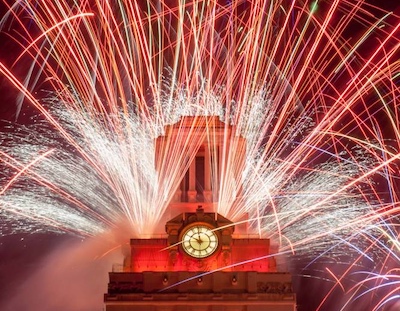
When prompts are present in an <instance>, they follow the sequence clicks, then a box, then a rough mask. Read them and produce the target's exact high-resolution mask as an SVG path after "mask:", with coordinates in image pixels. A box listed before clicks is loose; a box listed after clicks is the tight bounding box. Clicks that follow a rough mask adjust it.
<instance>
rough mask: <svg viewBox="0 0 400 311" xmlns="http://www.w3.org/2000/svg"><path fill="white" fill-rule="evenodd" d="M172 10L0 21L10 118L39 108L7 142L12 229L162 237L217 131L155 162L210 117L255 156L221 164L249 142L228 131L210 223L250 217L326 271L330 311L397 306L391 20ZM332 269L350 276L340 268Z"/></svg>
mask: <svg viewBox="0 0 400 311" xmlns="http://www.w3.org/2000/svg"><path fill="white" fill-rule="evenodd" d="M170 2H171V3H170ZM172 2H173V1H148V2H146V3H143V4H139V3H136V2H133V3H132V2H131V1H116V2H115V3H114V2H113V3H110V2H107V1H100V0H99V1H96V2H95V3H92V1H79V2H76V3H75V2H73V1H71V3H65V2H62V1H53V2H51V3H46V2H43V1H40V2H39V1H38V2H34V1H32V2H29V1H24V2H16V3H15V4H13V6H9V7H8V11H7V13H6V14H5V15H4V17H3V19H2V20H1V23H0V24H1V26H2V29H3V32H7V33H8V34H9V35H10V38H11V40H12V41H13V42H14V43H16V45H17V46H18V47H19V49H18V53H15V57H14V58H13V59H12V61H11V62H10V65H6V64H5V63H0V72H1V73H2V75H3V76H4V77H5V78H6V79H7V80H8V81H9V83H10V87H11V85H12V87H15V88H16V89H17V90H18V91H19V92H20V94H21V96H19V97H18V102H17V111H20V109H21V108H23V106H24V105H30V106H31V107H34V108H35V109H36V110H37V112H38V113H39V117H38V118H37V119H35V122H34V123H33V124H30V125H24V126H19V127H17V128H15V129H14V131H13V132H12V133H8V134H6V133H3V134H2V140H3V143H2V148H1V149H0V153H1V165H2V167H3V171H4V173H3V175H2V179H1V190H0V191H1V192H0V193H1V197H0V204H1V210H0V213H1V215H2V219H3V220H2V221H3V224H7V226H5V225H4V226H3V228H7V230H8V231H10V232H21V231H28V232H35V231H56V232H66V233H71V234H75V235H79V236H96V235H97V234H100V233H102V232H105V231H108V230H113V229H114V228H118V227H120V226H121V225H123V226H124V227H127V228H129V232H130V233H132V234H135V235H144V234H151V233H153V232H154V230H155V228H157V225H158V224H159V223H160V221H161V217H162V215H163V214H164V213H165V211H166V208H167V206H168V203H169V201H170V200H171V198H172V196H173V194H174V192H175V190H176V189H177V187H178V185H179V182H180V180H181V179H182V172H185V171H186V169H187V168H188V167H187V166H188V160H187V159H185V158H183V157H182V156H181V154H182V152H181V150H180V146H186V145H188V144H189V143H190V144H193V143H195V142H196V137H205V136H207V135H212V131H209V132H208V131H206V132H202V133H197V132H196V133H195V132H194V129H193V132H192V131H190V132H189V134H187V132H185V134H184V135H183V132H182V134H181V135H179V137H180V139H181V143H180V144H177V145H173V144H172V142H167V146H168V154H167V152H165V154H164V153H163V154H161V155H159V156H158V157H157V158H155V157H154V154H155V147H154V140H155V139H156V138H157V137H162V136H163V134H164V133H163V131H164V128H165V126H167V125H170V124H174V123H177V122H179V120H180V118H181V117H182V116H218V117H219V118H220V120H221V121H223V122H224V123H225V124H227V125H232V126H233V127H234V129H235V131H236V132H235V135H233V137H239V136H242V137H244V138H245V139H246V155H247V157H246V161H245V163H244V165H243V167H242V166H241V165H239V164H238V163H237V162H235V161H236V158H235V157H230V156H229V154H235V153H236V152H239V151H240V150H239V148H243V146H242V145H241V144H237V143H235V139H234V138H229V139H230V141H228V137H226V141H225V144H224V146H223V149H224V150H223V153H224V154H226V155H227V156H225V157H224V162H223V163H222V164H221V180H220V182H217V181H216V180H213V182H212V185H213V187H214V189H215V190H218V191H217V192H218V193H219V198H218V204H217V207H216V209H217V210H216V212H219V213H221V214H223V215H225V216H227V217H229V218H230V219H232V220H239V219H242V218H243V216H244V215H249V218H250V222H251V226H252V227H253V228H255V229H256V230H257V231H258V233H259V234H260V235H261V236H263V237H269V238H271V239H272V240H273V241H274V242H275V243H276V244H277V245H278V246H279V251H278V253H277V255H279V254H286V253H288V252H290V253H292V254H293V257H292V263H293V266H298V262H301V266H302V268H304V269H309V268H310V267H313V265H314V264H315V263H316V262H319V263H320V262H322V261H327V263H326V265H325V267H324V268H323V271H322V272H319V271H315V270H313V271H311V275H312V277H313V278H315V282H318V279H319V278H322V279H323V278H326V279H328V280H330V281H331V282H332V283H331V284H332V285H331V287H330V289H331V290H330V291H328V293H327V296H326V297H325V298H324V299H322V301H321V304H320V308H325V307H326V306H327V304H329V298H330V297H335V295H337V290H338V289H339V290H343V292H344V294H343V297H344V298H343V302H342V303H341V305H340V306H335V307H334V309H338V310H339V309H340V308H342V307H343V310H350V309H351V310H355V307H354V305H353V303H357V304H358V303H359V302H360V301H372V303H373V304H374V305H375V309H376V310H378V309H382V308H386V307H390V305H392V303H393V302H394V301H395V300H396V299H397V297H398V294H399V286H398V275H397V274H398V269H396V268H395V266H396V264H397V265H398V264H399V258H398V253H399V247H398V233H397V232H398V228H397V225H396V222H397V215H398V211H399V198H398V193H397V192H398V186H397V184H398V182H399V180H398V176H399V166H398V165H399V158H400V154H399V143H400V132H399V127H400V126H399V121H400V118H399V105H398V101H399V95H400V91H399V87H398V84H396V82H398V80H399V69H400V63H399V61H398V52H399V46H400V42H399V40H398V37H399V29H398V28H399V26H400V24H399V19H398V16H396V15H395V14H393V13H390V12H383V11H381V10H379V9H377V8H375V7H373V6H371V5H369V4H368V3H364V2H363V1H359V2H357V3H356V4H353V3H351V2H350V1H349V2H347V1H325V2H322V3H320V4H318V2H314V3H312V4H311V5H310V4H309V3H307V2H304V1H285V0H282V1H257V0H256V1H252V2H249V1H227V2H223V1H192V2H184V1H178V2H176V3H175V2H174V3H172ZM9 29H14V31H12V30H9ZM21 64H23V66H25V76H24V78H23V79H18V78H17V77H16V76H15V75H13V68H18V67H19V66H21ZM42 88H44V89H45V90H46V91H47V93H46V95H45V96H35V92H38V91H40V90H41V89H42ZM211 130H212V129H211ZM210 133H211V134H210ZM199 143H200V142H199ZM194 145H195V144H194ZM188 153H189V154H188V158H189V159H190V158H193V157H194V154H195V148H193V150H192V149H190V150H189V152H188ZM157 161H158V162H157ZM156 167H158V168H162V169H161V170H159V171H157V170H156ZM211 169H212V174H211V175H212V176H216V175H218V174H217V172H216V171H217V170H218V169H217V168H216V166H212V168H211ZM213 170H214V171H213ZM241 171H243V172H242V173H240V174H239V172H241ZM237 176H240V178H239V180H238V179H237V178H236V177H237ZM238 187H240V188H242V189H243V192H242V193H241V196H240V197H239V199H238V200H233V199H232V198H234V197H235V196H236V195H237V193H236V192H235V189H238ZM3 230H4V232H3V234H5V233H9V232H5V229H3ZM296 259H299V260H298V261H297V260H296ZM363 261H368V265H364V264H363ZM305 262H308V263H309V264H308V265H307V264H304V263H305ZM338 262H341V263H345V265H344V266H345V268H344V269H339V270H332V266H335V263H338ZM341 266H342V264H341ZM366 266H368V267H369V268H368V269H364V267H366ZM304 271H306V270H303V272H301V273H304V274H306V272H304ZM355 271H357V273H355ZM307 273H308V272H307ZM359 305H362V304H361V303H360V304H359ZM346 308H347V309H346ZM330 310H332V308H331V309H330Z"/></svg>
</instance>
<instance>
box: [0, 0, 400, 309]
mask: <svg viewBox="0 0 400 311" xmlns="http://www.w3.org/2000/svg"><path fill="white" fill-rule="evenodd" d="M354 1H355V0H354ZM370 2H371V3H374V4H376V5H378V6H380V7H382V8H384V9H385V10H394V11H396V12H397V13H400V10H399V8H400V4H399V1H398V0H381V1H370ZM4 11H5V8H4V4H3V2H2V3H0V13H2V12H4ZM2 15H3V14H1V16H2ZM355 31H357V29H355ZM17 50H18V47H17V46H15V45H14V44H13V43H12V40H11V39H10V38H9V37H8V36H7V35H6V34H5V33H4V32H3V33H0V61H1V62H3V63H5V64H6V65H7V66H10V65H11V60H12V59H13V58H14V57H15V53H16V51H17ZM24 69H25V68H24V67H23V66H21V67H16V68H13V71H14V73H15V74H16V76H18V77H20V78H21V79H23V73H24ZM43 86H45V85H42V87H43ZM17 96H18V93H17V91H16V90H15V89H14V88H13V87H11V86H10V83H9V82H8V81H7V80H5V79H4V77H0V131H3V132H4V131H9V130H8V129H7V128H6V127H7V126H8V125H9V124H10V122H14V121H15V115H16V107H15V102H16V100H15V99H16V98H17ZM34 114H35V111H34V109H32V108H31V107H29V105H24V106H23V107H22V111H21V113H20V115H19V117H18V119H17V123H20V124H25V123H29V122H31V119H30V117H31V116H32V115H34ZM104 248H105V246H104V245H103V244H102V243H101V239H96V240H90V239H88V240H83V239H81V238H78V237H74V236H67V235H56V234H51V233H34V234H14V235H7V236H2V237H0V310H3V311H18V310H32V311H36V310H40V309H41V307H40V305H41V304H42V303H43V302H44V301H46V303H47V302H48V301H50V300H54V304H50V305H49V306H48V308H47V309H42V310H43V311H46V310H48V311H51V310H59V311H72V310H82V311H89V310H102V303H101V302H102V296H96V295H98V294H99V293H102V292H105V291H106V286H107V271H110V270H111V264H112V263H116V262H120V260H121V256H120V254H119V253H114V254H111V255H109V256H106V257H105V258H100V259H99V258H98V255H99V253H101V252H102V251H103V250H104ZM88 254H89V256H88ZM76 259H79V260H76ZM74 279H76V280H78V279H79V280H80V281H74ZM82 280H83V281H82ZM93 283H97V286H95V287H94V288H93V286H91V285H92V284H93ZM313 284H316V283H315V282H314V283H313V282H307V281H304V280H302V281H301V282H299V279H296V280H295V285H296V288H297V289H300V290H301V292H302V293H303V296H300V297H298V302H299V304H300V305H301V308H300V309H299V311H306V310H313V308H314V307H315V305H316V303H317V302H319V299H320V295H315V294H314V293H313V291H319V293H321V292H323V291H324V289H323V288H321V287H320V286H319V285H317V286H314V285H313ZM59 289H61V290H59ZM18 292H19V293H20V295H19V294H18ZM72 301H73V303H72ZM9 303H11V305H9ZM87 304H89V305H91V306H95V307H94V308H90V309H86V308H85V306H86V305H87ZM60 305H63V306H65V308H64V309H62V308H60ZM7 306H8V307H7ZM324 310H328V309H324Z"/></svg>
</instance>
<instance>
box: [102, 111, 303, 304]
mask: <svg viewBox="0 0 400 311" xmlns="http://www.w3.org/2000/svg"><path fill="white" fill-rule="evenodd" d="M210 128H211V129H212V135H210V136H208V135H203V134H204V133H208V132H209V131H208V129H210ZM185 131H186V133H185ZM192 133H195V135H196V137H190V139H189V140H185V141H182V140H179V141H178V139H177V138H178V137H180V136H182V134H186V135H184V136H185V137H187V136H190V135H192ZM210 137H211V138H210ZM171 142H173V143H172V144H171ZM187 142H192V144H195V145H196V146H195V147H193V146H189V145H188V144H187ZM155 143H156V167H157V170H158V171H159V172H160V176H162V175H163V174H162V172H163V167H162V166H163V165H161V164H165V161H166V160H168V159H169V158H170V157H169V156H168V153H170V152H171V146H174V148H176V147H177V146H178V149H179V150H181V151H182V152H183V153H184V154H186V155H187V156H186V157H184V159H186V160H185V161H186V162H184V163H183V165H181V167H182V170H184V171H183V172H182V174H181V175H180V176H181V180H179V181H178V182H177V183H176V185H177V187H176V189H174V193H175V194H174V195H173V197H172V199H171V202H170V203H169V208H168V213H170V214H171V217H170V218H169V220H167V221H166V222H165V233H164V234H162V235H158V236H153V237H151V238H146V239H144V238H135V239H131V241H130V255H128V256H126V258H125V261H124V265H123V269H120V270H119V271H113V272H110V273H109V278H110V280H109V284H108V291H107V293H106V294H105V295H104V302H105V310H106V311H134V310H135V311H136V310H140V311H161V310H162V311H190V310H196V311H216V310H218V311H239V310H240V311H259V310H260V311H261V310H262V311H294V310H296V297H295V294H294V293H293V291H292V278H291V275H290V274H289V273H286V272H278V271H277V269H276V264H275V259H274V258H273V256H271V255H270V241H269V239H262V238H259V236H258V235H252V234H251V232H249V231H248V230H247V229H246V228H247V227H246V226H243V225H239V224H237V223H236V224H235V223H233V222H232V221H231V220H230V219H228V218H226V217H224V216H223V215H221V214H219V213H217V212H214V210H216V208H215V207H216V205H217V201H220V200H221V195H220V193H218V191H221V190H220V189H221V188H220V187H215V185H216V183H217V182H225V183H226V180H224V178H226V176H225V177H222V176H221V175H222V174H221V171H222V166H223V165H225V164H223V163H222V162H223V161H224V160H225V159H226V158H227V157H230V160H232V159H233V161H234V162H235V163H236V167H241V166H242V165H243V163H244V159H245V157H244V155H243V153H244V150H245V148H244V146H245V141H244V139H243V138H241V137H236V135H235V134H234V129H233V128H232V127H230V126H227V125H225V124H224V123H222V122H220V121H219V120H218V119H217V118H216V117H184V118H182V120H181V121H180V122H179V123H178V124H176V125H173V126H169V127H168V128H167V129H166V131H165V136H164V137H161V138H158V139H157V140H156V142H155ZM179 144H182V145H181V146H180V145H179ZM227 144H228V145H230V146H232V145H234V146H235V148H234V150H235V151H238V150H241V152H235V154H234V155H227V154H226V150H227V149H226V148H227V147H226V145H227ZM228 149H229V148H228ZM162 157H164V159H162ZM160 163H161V164H160ZM181 164H182V163H181ZM216 172H218V174H216ZM228 175H229V174H228ZM229 176H230V179H239V178H240V176H239V172H238V171H235V172H233V173H231V174H230V175H229ZM196 185H197V186H196ZM213 185H214V186H213ZM234 185H235V186H236V189H234V191H233V192H234V193H235V194H236V197H238V196H239V195H240V193H241V186H240V184H238V183H235V184H234ZM216 189H218V190H216ZM218 198H219V199H218ZM235 199H236V198H233V201H230V202H227V203H231V204H234V203H235V202H234V201H235ZM228 201H229V200H228ZM219 203H220V202H219ZM173 213H175V214H174V215H173Z"/></svg>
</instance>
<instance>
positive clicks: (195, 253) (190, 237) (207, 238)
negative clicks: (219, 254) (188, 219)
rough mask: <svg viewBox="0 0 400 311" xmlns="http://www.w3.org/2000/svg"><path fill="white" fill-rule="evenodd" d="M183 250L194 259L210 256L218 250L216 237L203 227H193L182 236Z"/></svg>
mask: <svg viewBox="0 0 400 311" xmlns="http://www.w3.org/2000/svg"><path fill="white" fill-rule="evenodd" d="M182 247H183V250H184V251H185V252H186V253H187V254H188V255H190V256H192V257H195V258H204V257H207V256H210V255H211V254H212V253H214V252H215V251H216V249H217V248H218V237H217V235H216V234H215V233H214V232H213V231H212V230H211V229H210V228H208V227H206V226H204V225H194V226H191V227H190V228H189V229H187V230H186V231H185V232H184V234H183V236H182Z"/></svg>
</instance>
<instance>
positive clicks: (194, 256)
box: [179, 222, 221, 260]
mask: <svg viewBox="0 0 400 311" xmlns="http://www.w3.org/2000/svg"><path fill="white" fill-rule="evenodd" d="M200 226H202V227H206V228H208V229H210V230H212V232H213V234H214V235H215V237H216V239H217V246H216V247H215V249H214V250H213V251H212V252H211V253H209V254H207V255H206V256H202V257H198V256H196V255H191V254H190V253H188V252H187V251H186V249H185V247H184V246H183V237H184V235H185V234H186V232H188V231H189V230H190V228H193V227H200ZM215 229H216V227H214V226H212V225H210V224H209V223H206V222H193V223H191V224H189V225H187V226H185V227H183V228H182V230H181V232H180V234H179V241H181V243H180V249H182V253H183V254H185V255H186V256H189V257H190V258H192V259H198V260H203V259H208V258H210V257H212V256H213V255H216V254H217V253H218V250H219V249H220V247H221V243H220V240H221V239H220V235H219V233H218V232H217V230H215ZM214 230H215V231H214Z"/></svg>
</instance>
